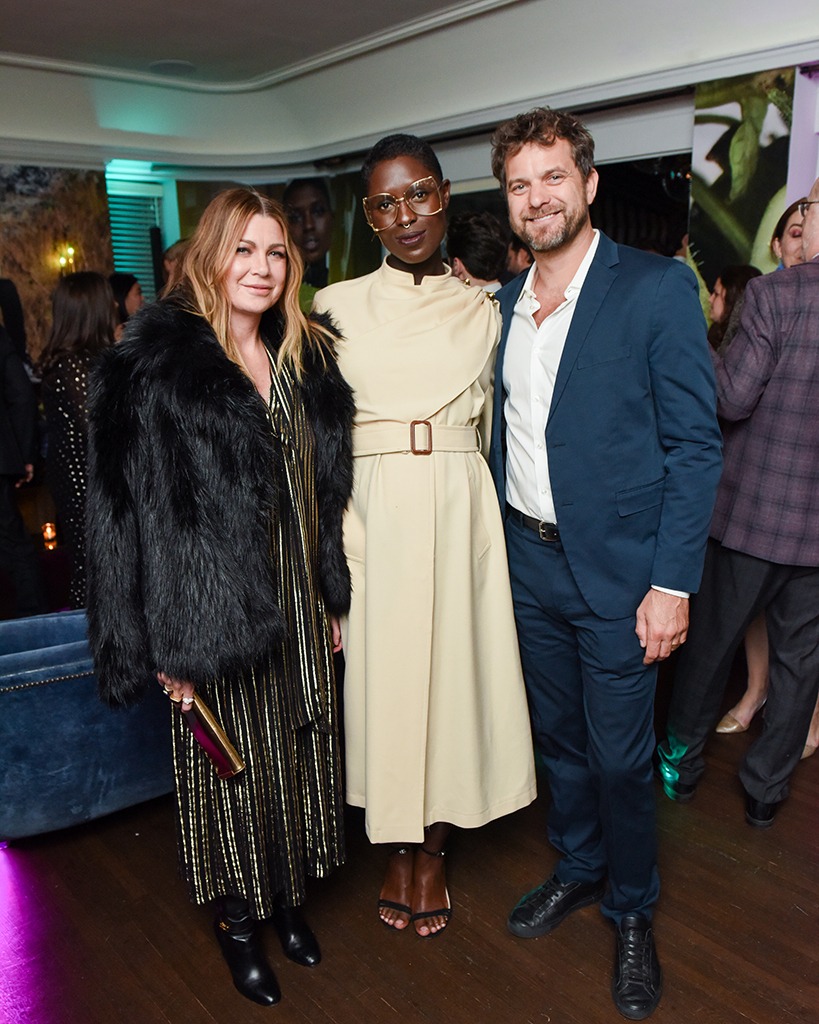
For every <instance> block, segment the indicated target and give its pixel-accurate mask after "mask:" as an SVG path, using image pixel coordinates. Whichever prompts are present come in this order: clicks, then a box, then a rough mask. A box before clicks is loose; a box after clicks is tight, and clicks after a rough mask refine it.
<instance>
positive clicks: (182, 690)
mask: <svg viewBox="0 0 819 1024" xmlns="http://www.w3.org/2000/svg"><path fill="white" fill-rule="evenodd" d="M156 678H157V679H158V680H159V685H160V686H162V687H163V688H164V690H165V693H167V695H168V696H169V697H170V698H171V700H173V701H176V702H177V704H180V705H181V707H182V710H183V711H190V709H191V707H192V705H193V691H194V685H193V683H188V682H186V681H185V680H184V679H174V678H172V677H171V676H169V675H166V674H165V673H164V672H157V674H156Z"/></svg>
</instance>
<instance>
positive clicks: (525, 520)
mask: <svg viewBox="0 0 819 1024" xmlns="http://www.w3.org/2000/svg"><path fill="white" fill-rule="evenodd" d="M506 515H507V516H508V518H509V519H512V520H514V521H515V522H516V523H518V524H519V525H520V526H525V527H526V529H527V530H533V531H534V532H535V533H536V534H537V535H538V537H540V539H541V540H544V541H546V542H547V543H549V544H553V543H554V542H555V541H558V540H560V530H558V528H557V523H544V522H543V521H542V520H540V519H533V518H532V516H527V515H525V514H524V513H523V512H521V511H519V510H518V509H516V508H512V506H511V505H510V504H509V503H508V502H507V504H506Z"/></svg>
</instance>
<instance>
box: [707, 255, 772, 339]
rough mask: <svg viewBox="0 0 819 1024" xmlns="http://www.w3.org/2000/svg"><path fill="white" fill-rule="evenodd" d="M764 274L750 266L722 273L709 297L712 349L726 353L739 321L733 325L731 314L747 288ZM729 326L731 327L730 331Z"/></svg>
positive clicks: (726, 269)
mask: <svg viewBox="0 0 819 1024" xmlns="http://www.w3.org/2000/svg"><path fill="white" fill-rule="evenodd" d="M761 273H762V271H761V270H757V268H756V267H752V266H750V265H748V264H740V265H738V266H730V267H725V268H724V269H723V270H721V271H720V275H719V277H718V278H717V279H716V281H715V282H714V287H713V289H712V290H711V294H710V295H709V297H708V302H709V305H710V307H711V326H710V328H709V329H708V341H709V343H710V344H711V347H712V348H715V349H716V350H717V351H718V352H724V351H725V349H726V348H727V347H728V345H729V344H730V341H731V338H732V337H733V336H734V333H735V332H736V324H737V323H738V320H737V321H734V323H733V324H732V321H731V314H732V312H733V311H734V308H735V307H736V305H737V303H741V300H742V293H743V292H744V291H745V286H746V285H747V284H748V282H749V281H751V280H753V278H755V277H759V275H760V274H761ZM729 325H731V327H730V329H729Z"/></svg>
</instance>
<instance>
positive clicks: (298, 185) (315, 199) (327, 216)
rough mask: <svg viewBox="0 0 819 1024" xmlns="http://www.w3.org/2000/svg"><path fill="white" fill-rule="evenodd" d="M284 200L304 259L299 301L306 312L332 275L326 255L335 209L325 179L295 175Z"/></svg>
mask: <svg viewBox="0 0 819 1024" xmlns="http://www.w3.org/2000/svg"><path fill="white" fill-rule="evenodd" d="M282 203H283V204H284V208H285V210H287V222H288V224H289V226H290V233H291V234H292V236H293V241H294V242H295V243H296V245H297V246H298V247H299V252H300V253H301V258H302V260H303V261H304V279H303V282H302V284H303V287H302V290H301V292H300V295H299V302H300V303H301V306H302V309H304V310H305V312H307V311H309V309H310V308H311V306H312V304H313V297H314V296H315V294H316V292H317V291H318V289H319V288H324V287H325V286H326V284H327V281H328V277H329V269H328V267H327V254H328V253H329V251H330V246H331V245H332V242H333V209H332V204H331V203H330V193H329V191H328V189H327V183H326V181H324V179H323V178H296V179H295V180H293V181H291V182H290V184H289V185H288V186H287V188H286V189H285V190H284V195H283V196H282Z"/></svg>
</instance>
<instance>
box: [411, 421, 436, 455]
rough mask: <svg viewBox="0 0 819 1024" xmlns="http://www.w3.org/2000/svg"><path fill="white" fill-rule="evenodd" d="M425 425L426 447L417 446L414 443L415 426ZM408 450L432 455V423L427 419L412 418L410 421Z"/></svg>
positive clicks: (414, 453) (413, 452) (417, 453)
mask: <svg viewBox="0 0 819 1024" xmlns="http://www.w3.org/2000/svg"><path fill="white" fill-rule="evenodd" d="M416 427H426V428H427V431H428V433H427V438H428V440H427V447H426V448H418V447H417V446H416V444H415V428H416ZM410 451H411V452H412V454H413V455H432V424H431V423H430V422H429V420H413V421H412V423H410Z"/></svg>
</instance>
